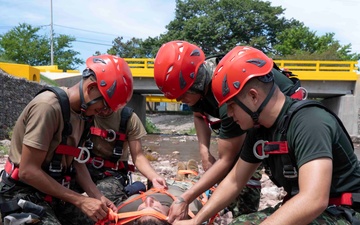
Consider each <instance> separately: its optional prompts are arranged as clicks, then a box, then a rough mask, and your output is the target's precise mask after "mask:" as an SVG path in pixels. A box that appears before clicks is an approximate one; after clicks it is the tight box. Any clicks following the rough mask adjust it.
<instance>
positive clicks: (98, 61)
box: [93, 58, 106, 64]
mask: <svg viewBox="0 0 360 225" xmlns="http://www.w3.org/2000/svg"><path fill="white" fill-rule="evenodd" d="M93 62H94V63H103V64H106V62H105V60H103V59H101V58H93Z"/></svg>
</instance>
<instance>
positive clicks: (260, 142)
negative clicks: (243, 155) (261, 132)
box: [253, 140, 269, 160]
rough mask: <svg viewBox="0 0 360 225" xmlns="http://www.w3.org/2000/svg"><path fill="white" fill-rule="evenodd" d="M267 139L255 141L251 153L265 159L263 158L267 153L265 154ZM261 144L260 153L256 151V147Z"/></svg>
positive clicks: (266, 156)
mask: <svg viewBox="0 0 360 225" xmlns="http://www.w3.org/2000/svg"><path fill="white" fill-rule="evenodd" d="M267 142H268V141H264V140H258V141H257V142H255V144H254V147H253V153H254V155H255V157H256V158H258V159H261V160H263V159H265V158H268V157H269V155H268V154H265V144H266V143H267ZM259 145H261V155H259V154H258V151H257V147H258V146H259Z"/></svg>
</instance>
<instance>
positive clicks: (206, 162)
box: [201, 153, 216, 171]
mask: <svg viewBox="0 0 360 225" xmlns="http://www.w3.org/2000/svg"><path fill="white" fill-rule="evenodd" d="M215 162H216V159H215V157H214V156H213V155H211V154H210V153H208V154H207V155H206V156H205V155H202V159H201V164H202V167H203V169H204V170H205V171H207V170H208V169H209V168H210V167H211V166H212V165H213V164H214V163H215Z"/></svg>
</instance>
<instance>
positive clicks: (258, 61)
mask: <svg viewBox="0 0 360 225" xmlns="http://www.w3.org/2000/svg"><path fill="white" fill-rule="evenodd" d="M246 62H248V63H251V64H254V65H255V66H257V67H260V68H261V67H263V66H264V65H265V64H266V61H265V60H262V59H249V60H247V61H246Z"/></svg>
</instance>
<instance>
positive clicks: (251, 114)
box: [233, 83, 275, 125]
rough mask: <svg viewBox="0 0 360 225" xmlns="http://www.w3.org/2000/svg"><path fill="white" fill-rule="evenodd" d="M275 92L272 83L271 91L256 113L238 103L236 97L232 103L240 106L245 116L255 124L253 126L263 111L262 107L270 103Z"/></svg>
mask: <svg viewBox="0 0 360 225" xmlns="http://www.w3.org/2000/svg"><path fill="white" fill-rule="evenodd" d="M274 91H275V83H273V86H272V87H271V90H270V92H269V94H268V95H267V96H266V98H265V99H264V101H263V102H262V103H261V105H260V106H259V108H258V110H256V112H252V111H251V110H250V109H249V108H248V107H247V106H246V105H244V104H243V103H242V102H240V100H239V99H237V98H236V96H235V97H234V98H233V100H234V102H235V103H236V104H237V105H238V106H240V107H241V108H242V109H243V110H244V111H245V112H246V113H247V114H249V115H250V116H251V118H252V119H253V121H254V122H255V124H256V125H257V124H258V120H259V116H260V113H261V112H262V110H263V109H264V107H265V106H266V105H267V104H268V102H269V101H270V98H271V96H272V95H273V94H274Z"/></svg>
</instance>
